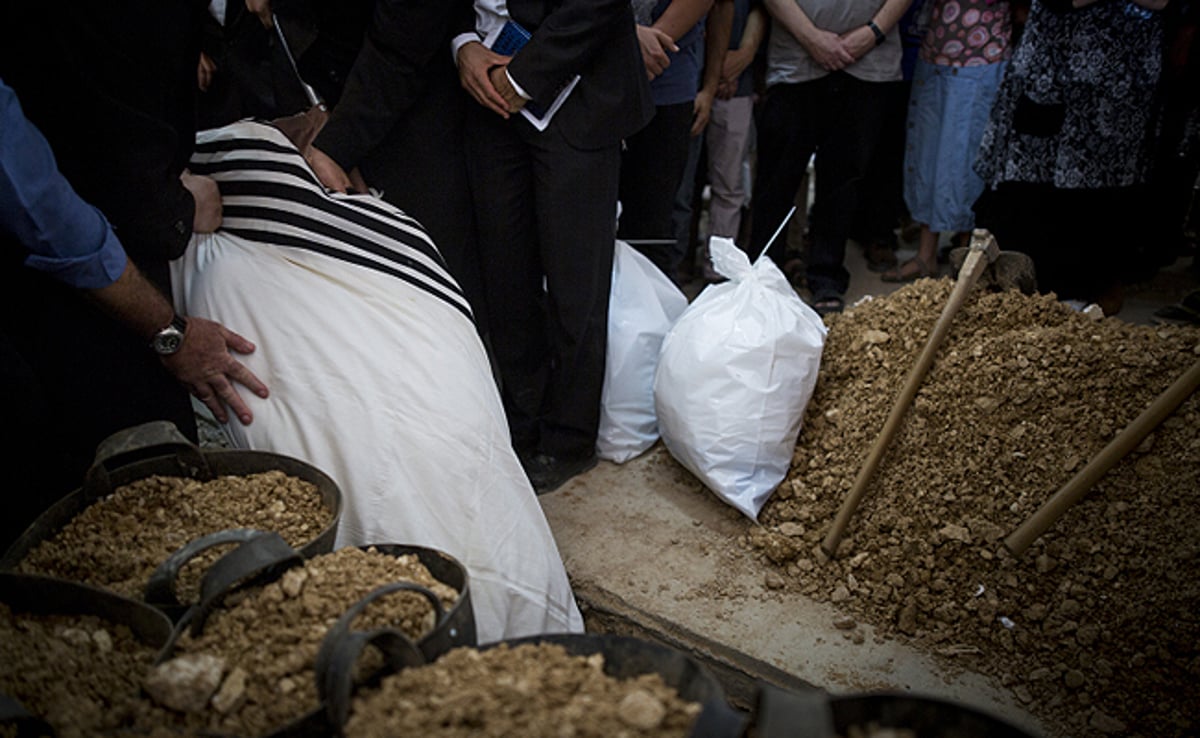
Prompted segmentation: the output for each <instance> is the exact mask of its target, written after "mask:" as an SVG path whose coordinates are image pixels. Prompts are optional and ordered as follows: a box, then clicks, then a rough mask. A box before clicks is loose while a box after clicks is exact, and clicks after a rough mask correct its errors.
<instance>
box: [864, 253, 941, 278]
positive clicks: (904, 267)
mask: <svg viewBox="0 0 1200 738" xmlns="http://www.w3.org/2000/svg"><path fill="white" fill-rule="evenodd" d="M937 275H938V270H937V266H935V265H931V264H929V263H928V262H926V261H924V260H923V259H921V257H919V256H914V257H913V258H911V259H909V260H907V261H905V262H904V263H903V264H901V265H900V266H898V267H896V268H895V269H889V270H887V271H886V272H884V273H883V274H880V275H879V278H880V279H882V280H883V281H884V282H912V281H913V280H915V279H921V278H922V277H936V276H937Z"/></svg>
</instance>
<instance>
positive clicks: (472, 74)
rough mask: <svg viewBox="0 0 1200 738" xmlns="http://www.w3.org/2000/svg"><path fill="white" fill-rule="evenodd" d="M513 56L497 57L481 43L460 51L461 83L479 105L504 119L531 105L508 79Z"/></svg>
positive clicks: (459, 72) (464, 46)
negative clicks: (527, 104)
mask: <svg viewBox="0 0 1200 738" xmlns="http://www.w3.org/2000/svg"><path fill="white" fill-rule="evenodd" d="M510 61H512V57H511V56H505V55H504V54H497V53H496V52H494V51H492V50H491V49H489V48H488V47H486V46H484V45H483V44H481V43H479V42H478V41H469V42H467V43H465V44H463V45H462V47H461V48H459V50H458V80H459V82H460V83H461V84H462V86H463V89H464V90H466V91H467V92H468V93H470V95H471V97H473V98H475V102H477V103H479V104H480V105H482V106H483V107H485V108H487V109H488V110H491V111H492V112H493V113H495V114H496V115H499V116H500V117H501V118H505V119H507V118H508V116H509V115H512V114H513V113H516V112H519V111H520V110H521V108H523V107H524V106H525V103H526V102H527V101H526V100H525V98H523V97H521V94H520V93H519V92H517V89H516V88H515V87H513V84H512V81H511V80H510V79H509V78H508V73H507V69H508V63H509V62H510Z"/></svg>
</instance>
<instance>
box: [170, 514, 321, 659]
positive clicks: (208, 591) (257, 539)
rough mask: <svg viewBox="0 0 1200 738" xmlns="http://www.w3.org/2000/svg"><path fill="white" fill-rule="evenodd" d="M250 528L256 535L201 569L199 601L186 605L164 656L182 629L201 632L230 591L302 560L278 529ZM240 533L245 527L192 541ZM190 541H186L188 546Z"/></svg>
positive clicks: (210, 544) (275, 573)
mask: <svg viewBox="0 0 1200 738" xmlns="http://www.w3.org/2000/svg"><path fill="white" fill-rule="evenodd" d="M253 532H254V533H257V535H252V536H250V537H249V538H248V539H247V540H246V541H245V542H244V543H242V544H241V545H240V546H238V547H237V548H235V549H233V550H232V551H230V552H229V553H227V554H225V555H224V556H222V557H221V558H219V559H217V560H216V561H215V562H214V563H213V565H212V566H210V567H209V568H208V571H206V572H204V578H203V579H201V580H200V601H199V602H197V603H196V604H195V605H193V606H192V607H191V608H189V609H188V611H187V612H186V613H185V614H184V616H183V617H182V618H181V619H180V620H179V623H178V624H177V625H176V626H175V631H174V632H173V633H172V634H171V642H170V643H168V644H167V648H165V649H163V654H164V658H165V657H166V655H167V654H170V653H171V652H172V651H173V649H174V645H175V642H176V641H177V640H178V639H179V636H180V635H181V634H182V633H183V631H184V630H185V629H190V631H191V634H192V637H196V636H199V635H200V634H201V633H203V632H204V623H205V621H207V620H208V616H209V615H211V614H212V611H213V609H215V608H216V606H217V605H218V604H220V602H221V601H222V600H223V599H224V598H225V596H226V595H227V594H229V593H230V592H231V591H233V590H234V589H236V588H238V587H242V586H245V585H248V584H252V583H254V582H256V581H262V580H266V579H272V578H274V577H275V576H278V575H279V574H280V573H282V572H283V571H284V570H286V569H289V568H291V567H293V566H295V565H296V564H302V563H304V557H303V556H301V555H300V553H299V552H298V551H296V549H294V548H292V547H291V546H290V545H288V542H287V541H285V540H283V537H282V536H280V535H279V534H278V533H275V532H267V531H253ZM243 534H244V531H240V530H235V531H220V532H218V533H213V534H210V535H209V536H205V537H204V538H202V539H198V540H197V541H195V542H194V543H196V544H199V543H200V542H201V541H204V540H205V539H210V538H213V537H219V536H222V535H229V537H230V538H229V539H230V540H233V541H236V540H237V539H238V537H239V536H240V535H243ZM227 542H228V541H227ZM192 545H193V544H188V546H192ZM212 545H215V544H212V543H209V545H208V546H199V545H197V546H196V551H195V553H199V551H201V550H203V549H204V548H211V546H212ZM185 548H187V547H185ZM172 558H174V555H173V556H172ZM179 558H180V561H186V558H184V557H182V556H180V557H179ZM172 587H173V585H172ZM158 591H161V590H158Z"/></svg>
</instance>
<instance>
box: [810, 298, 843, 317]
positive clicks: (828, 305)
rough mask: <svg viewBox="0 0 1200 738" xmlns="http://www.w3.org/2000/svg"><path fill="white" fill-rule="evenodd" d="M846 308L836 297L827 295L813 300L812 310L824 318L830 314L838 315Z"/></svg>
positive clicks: (840, 299)
mask: <svg viewBox="0 0 1200 738" xmlns="http://www.w3.org/2000/svg"><path fill="white" fill-rule="evenodd" d="M845 307H846V302H845V301H844V300H843V299H842V298H841V297H839V296H838V295H828V296H824V297H819V298H817V299H815V300H813V303H812V309H813V310H814V311H815V312H816V313H817V315H820V316H821V317H824V316H826V315H829V314H831V313H840V312H842V310H844V309H845Z"/></svg>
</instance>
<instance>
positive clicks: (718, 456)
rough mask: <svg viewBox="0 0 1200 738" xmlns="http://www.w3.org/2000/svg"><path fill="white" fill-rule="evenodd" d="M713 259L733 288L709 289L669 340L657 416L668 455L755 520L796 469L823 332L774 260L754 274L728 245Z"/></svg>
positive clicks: (722, 243)
mask: <svg viewBox="0 0 1200 738" xmlns="http://www.w3.org/2000/svg"><path fill="white" fill-rule="evenodd" d="M709 253H710V255H711V256H712V259H713V264H714V267H715V268H716V269H717V270H718V271H720V272H721V273H722V274H724V275H725V276H726V277H729V279H730V281H729V282H725V283H723V284H718V285H710V286H709V287H706V288H705V289H704V291H703V292H701V293H700V295H699V296H698V297H697V298H696V299H695V300H694V301H693V302H692V304H691V305H689V306H688V308H687V310H685V311H684V313H683V315H682V316H680V318H679V320H678V321H676V323H675V325H674V327H673V328H672V329H671V331H670V332H669V333H668V334H667V337H666V338H665V339H664V340H663V347H662V354H661V355H660V356H659V362H658V371H657V373H656V374H655V378H654V402H655V410H656V414H657V416H658V424H659V431H660V432H661V434H662V438H663V443H664V444H666V447H667V450H668V451H670V452H671V455H672V456H674V457H675V459H676V460H677V461H679V463H681V464H682V465H683V466H684V467H686V468H687V469H688V470H689V471H691V472H692V473H693V474H695V475H696V477H697V478H699V479H700V480H701V481H702V482H704V484H705V485H706V486H707V487H708V488H709V489H711V490H712V491H713V492H714V493H716V494H717V495H718V496H719V497H720V498H721V499H723V500H724V501H725V502H727V503H729V504H730V505H733V506H734V507H735V508H737V509H738V510H740V511H741V512H742V513H743V514H745V515H746V516H747V517H749V518H751V519H752V520H757V518H758V513H759V510H761V509H762V506H763V504H764V503H765V502H766V501H767V498H768V497H769V496H770V495H771V493H772V492H773V491H774V490H775V487H776V486H778V485H779V483H780V482H781V481H783V478H784V477H785V476H786V475H787V471H788V468H789V466H790V465H791V460H792V452H793V451H794V449H795V446H796V438H797V436H798V435H799V433H800V424H801V421H802V419H803V416H804V409H805V407H806V406H807V405H808V401H809V399H810V398H811V397H812V392H813V389H814V388H815V386H816V381H817V371H818V369H819V368H820V364H821V351H822V349H823V347H824V343H825V324H824V323H823V322H822V321H821V318H820V316H818V315H817V314H816V313H815V312H814V311H813V309H812V308H810V307H809V306H807V305H805V304H804V303H803V302H802V301H801V300H800V298H799V297H798V296H797V295H796V292H795V290H793V289H792V287H791V285H789V284H788V281H787V278H786V277H784V275H783V273H782V272H781V271H780V270H779V268H778V267H777V266H775V264H774V263H773V262H772V261H771V260H770V259H768V258H766V257H760V258H759V259H757V260H756V261H755V262H754V264H753V265H751V264H750V261H749V259H748V258H747V257H746V255H745V254H744V253H743V252H742V251H741V250H740V249H738V248H737V246H736V245H735V244H734V243H733V242H732V241H730V240H729V239H724V238H713V239H711V240H710V245H709Z"/></svg>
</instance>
